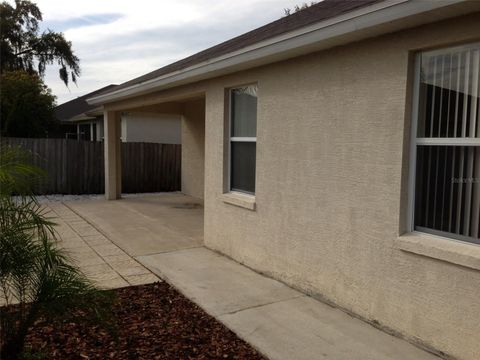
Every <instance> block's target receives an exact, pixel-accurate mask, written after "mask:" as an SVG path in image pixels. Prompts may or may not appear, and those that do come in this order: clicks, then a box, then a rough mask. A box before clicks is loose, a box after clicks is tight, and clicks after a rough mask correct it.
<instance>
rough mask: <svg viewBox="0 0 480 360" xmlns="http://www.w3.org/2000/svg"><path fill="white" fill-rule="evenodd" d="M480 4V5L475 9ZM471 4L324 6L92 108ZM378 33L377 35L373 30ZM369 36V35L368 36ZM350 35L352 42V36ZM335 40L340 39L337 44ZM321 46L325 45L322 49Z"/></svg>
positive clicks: (368, 1) (381, 0) (364, 1)
mask: <svg viewBox="0 0 480 360" xmlns="http://www.w3.org/2000/svg"><path fill="white" fill-rule="evenodd" d="M475 3H476V4H475ZM454 5H460V6H459V7H458V8H457V9H456V10H455V11H453V10H451V8H449V9H448V10H447V11H443V12H440V11H439V12H437V13H436V14H434V16H429V17H420V18H418V21H417V22H413V21H410V22H407V23H406V24H407V25H404V24H401V23H399V22H398V21H397V20H401V19H404V18H410V17H413V16H415V15H417V14H422V13H426V12H429V11H434V10H438V9H441V8H447V7H449V6H454ZM474 5H475V6H477V7H476V8H475V9H476V10H477V11H478V5H480V1H478V2H476V1H474V2H472V1H466V0H435V1H416V0H324V1H322V2H319V3H317V4H314V5H312V6H310V7H308V8H306V9H304V10H301V11H298V12H296V13H294V14H292V15H289V16H285V17H283V18H280V19H278V20H276V21H273V22H271V23H269V24H267V25H264V26H262V27H260V28H258V29H255V30H253V31H250V32H247V33H245V34H243V35H240V36H238V37H235V38H233V39H231V40H228V41H225V42H223V43H221V44H219V45H216V46H213V47H211V48H209V49H206V50H203V51H201V52H199V53H196V54H194V55H192V56H189V57H187V58H185V59H182V60H180V61H177V62H174V63H172V64H170V65H167V66H164V67H162V68H159V69H157V70H155V71H152V72H150V73H148V74H145V75H143V76H140V77H137V78H135V79H132V80H129V81H127V82H124V83H122V84H120V85H119V86H117V87H116V88H114V89H108V90H107V91H104V92H103V93H101V94H97V96H91V97H90V98H89V99H88V101H89V103H92V104H104V103H106V102H110V101H117V100H121V99H124V98H128V97H130V96H136V95H140V94H144V93H148V92H151V91H155V90H161V89H164V88H168V87H172V86H177V85H181V84H185V83H188V82H193V81H198V80H202V79H206V78H209V77H213V76H218V75H223V74H227V73H229V72H233V71H238V70H242V69H246V68H249V67H253V66H260V65H264V64H268V63H271V62H274V61H279V60H283V59H287V58H289V57H294V56H299V55H302V54H305V53H308V52H312V51H318V50H321V49H323V48H327V47H329V46H330V47H331V46H335V45H339V44H341V41H343V42H344V43H346V42H348V41H355V40H359V39H362V38H366V37H369V36H375V35H378V34H381V33H385V32H388V31H395V30H398V29H401V28H402V26H414V25H418V24H421V23H426V22H429V21H437V20H440V19H443V18H447V17H451V16H456V15H459V14H464V13H468V11H469V10H470V11H471V8H470V9H469V8H468V6H470V7H473V6H474ZM372 28H375V30H374V31H369V29H372ZM362 31H363V32H362ZM347 35H348V36H347ZM332 39H340V40H338V41H337V40H336V41H337V42H335V41H332ZM319 44H322V46H323V47H322V46H320V45H319Z"/></svg>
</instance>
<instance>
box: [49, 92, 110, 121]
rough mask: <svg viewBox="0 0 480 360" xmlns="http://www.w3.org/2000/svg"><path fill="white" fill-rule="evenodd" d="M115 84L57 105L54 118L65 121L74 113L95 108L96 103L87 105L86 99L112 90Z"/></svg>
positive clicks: (74, 114) (78, 113)
mask: <svg viewBox="0 0 480 360" xmlns="http://www.w3.org/2000/svg"><path fill="white" fill-rule="evenodd" d="M117 86H118V85H114V84H111V85H108V86H105V87H103V88H101V89H98V90H95V91H93V92H91V93H88V94H86V95H83V96H80V97H78V98H76V99H73V100H70V101H67V102H66V103H63V104H60V105H58V106H57V107H56V108H55V117H56V119H57V120H59V121H67V120H69V119H71V118H72V117H74V116H76V115H80V114H83V113H85V112H87V111H89V110H93V109H95V108H97V107H98V105H89V104H88V103H87V101H86V100H87V99H88V98H90V97H92V96H94V95H98V94H100V93H103V92H108V91H109V90H113V89H114V88H115V87H117Z"/></svg>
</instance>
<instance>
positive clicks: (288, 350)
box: [137, 247, 438, 360]
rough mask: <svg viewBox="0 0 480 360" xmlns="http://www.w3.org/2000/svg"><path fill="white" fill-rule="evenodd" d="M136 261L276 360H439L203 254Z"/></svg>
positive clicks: (191, 252) (208, 253) (190, 251)
mask: <svg viewBox="0 0 480 360" xmlns="http://www.w3.org/2000/svg"><path fill="white" fill-rule="evenodd" d="M137 260H139V261H140V262H141V263H142V264H144V265H145V266H147V267H148V268H150V269H151V270H152V271H153V272H155V273H156V274H157V275H158V276H160V277H161V278H163V279H165V280H166V281H167V282H169V283H170V284H172V285H173V286H175V287H176V288H177V289H179V290H180V291H181V292H182V293H183V294H184V295H185V296H187V297H188V298H190V299H191V300H192V301H194V302H196V303H197V304H198V305H200V306H201V307H202V308H203V309H204V310H205V311H207V312H208V313H210V314H211V315H213V316H215V317H216V318H217V319H219V320H220V321H221V322H223V323H224V324H225V325H226V326H227V327H229V328H230V329H231V330H233V331H234V332H235V333H237V334H238V335H239V336H240V337H242V338H243V339H244V340H246V341H247V342H249V343H250V344H252V345H253V346H255V347H256V348H257V349H258V350H259V351H261V352H262V353H263V354H265V355H266V356H267V357H268V358H269V359H271V360H293V359H295V360H314V359H332V360H344V359H345V360H347V359H348V360H353V359H358V360H370V359H371V360H387V359H398V360H407V359H411V360H434V359H437V360H438V358H437V357H436V356H434V355H432V354H430V353H427V352H425V351H423V350H420V349H419V348H417V347H415V346H413V345H411V344H409V343H408V342H406V341H404V340H401V339H399V338H396V337H393V336H390V335H388V334H386V333H384V332H382V331H380V330H378V329H376V328H374V327H372V326H370V325H368V324H367V323H365V322H363V321H361V320H358V319H356V318H353V317H351V316H349V315H348V314H346V313H344V312H342V311H340V310H338V309H335V308H333V307H331V306H328V305H326V304H324V303H322V302H320V301H317V300H314V299H312V298H311V297H308V296H306V295H304V294H302V293H300V292H298V291H295V290H293V289H291V288H289V287H287V286H286V285H284V284H282V283H280V282H278V281H275V280H272V279H270V278H267V277H265V276H262V275H260V274H258V273H256V272H254V271H252V270H250V269H248V268H246V267H245V266H242V265H240V264H238V263H236V262H234V261H232V260H230V259H228V258H226V257H224V256H221V255H219V254H217V253H215V252H213V251H211V250H208V249H206V248H204V247H200V248H195V249H187V250H178V251H172V252H167V253H162V254H156V255H149V256H140V257H137Z"/></svg>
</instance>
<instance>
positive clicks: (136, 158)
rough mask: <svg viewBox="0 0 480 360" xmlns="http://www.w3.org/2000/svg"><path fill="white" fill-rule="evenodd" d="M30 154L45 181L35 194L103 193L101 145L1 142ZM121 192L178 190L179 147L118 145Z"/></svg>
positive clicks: (60, 141)
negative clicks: (120, 155)
mask: <svg viewBox="0 0 480 360" xmlns="http://www.w3.org/2000/svg"><path fill="white" fill-rule="evenodd" d="M1 142H2V144H7V145H10V146H15V147H16V146H19V147H22V148H23V149H25V150H27V151H30V152H31V153H32V154H33V164H34V165H36V166H38V167H41V168H42V169H45V170H46V171H47V173H48V178H47V179H46V181H45V182H44V183H42V184H39V186H38V187H37V189H36V192H37V193H38V194H102V193H104V191H105V180H104V179H105V169H104V149H103V143H102V142H96V141H78V140H71V139H26V138H2V139H1ZM121 149H122V150H121V151H122V192H124V193H140V192H158V191H178V190H180V172H181V145H172V144H156V143H122V147H121Z"/></svg>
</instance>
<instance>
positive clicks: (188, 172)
mask: <svg viewBox="0 0 480 360" xmlns="http://www.w3.org/2000/svg"><path fill="white" fill-rule="evenodd" d="M127 112H134V113H140V114H141V113H145V114H158V115H177V116H180V117H181V119H182V125H181V127H182V130H181V145H182V156H181V192H182V193H183V194H184V195H188V196H191V197H193V198H196V199H198V200H203V198H204V177H205V95H204V93H202V92H196V93H182V94H180V95H174V96H172V95H170V96H165V95H156V94H151V95H148V96H140V97H136V98H133V99H128V100H125V101H119V102H115V103H110V104H107V105H105V106H104V119H103V121H104V140H105V142H104V144H105V198H106V199H107V200H117V199H120V198H121V194H122V179H121V174H122V169H121V167H122V154H121V115H122V114H123V113H127ZM152 131H155V130H154V129H152ZM127 166H128V164H127Z"/></svg>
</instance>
